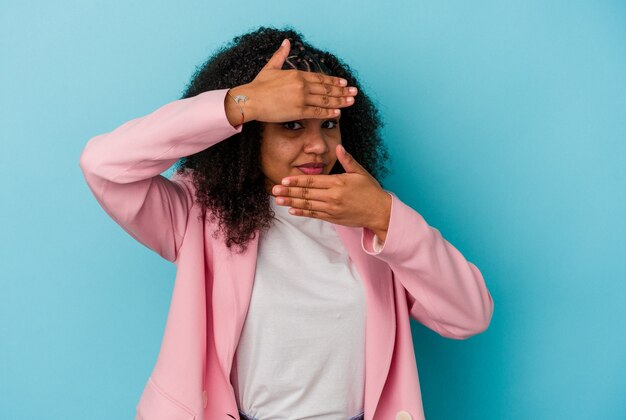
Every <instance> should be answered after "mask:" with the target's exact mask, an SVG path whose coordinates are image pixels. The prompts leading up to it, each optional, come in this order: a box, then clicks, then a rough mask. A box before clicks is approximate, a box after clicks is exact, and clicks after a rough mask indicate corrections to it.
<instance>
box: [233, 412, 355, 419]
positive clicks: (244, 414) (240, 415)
mask: <svg viewBox="0 0 626 420" xmlns="http://www.w3.org/2000/svg"><path fill="white" fill-rule="evenodd" d="M364 416H365V413H361V414H359V415H357V416H355V417H350V418H349V419H348V420H364ZM239 417H241V420H262V419H257V418H256V417H252V416H248V415H247V414H246V413H244V412H243V411H241V410H239Z"/></svg>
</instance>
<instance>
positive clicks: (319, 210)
mask: <svg viewBox="0 0 626 420" xmlns="http://www.w3.org/2000/svg"><path fill="white" fill-rule="evenodd" d="M284 205H285V206H290V207H291V208H290V209H289V213H291V214H295V215H297V216H307V217H314V218H316V219H329V218H332V217H333V215H332V214H331V213H329V212H330V211H331V210H330V207H329V206H328V205H327V204H325V203H323V202H321V201H315V200H304V199H300V198H292V199H289V200H288V202H286V203H285V204H284Z"/></svg>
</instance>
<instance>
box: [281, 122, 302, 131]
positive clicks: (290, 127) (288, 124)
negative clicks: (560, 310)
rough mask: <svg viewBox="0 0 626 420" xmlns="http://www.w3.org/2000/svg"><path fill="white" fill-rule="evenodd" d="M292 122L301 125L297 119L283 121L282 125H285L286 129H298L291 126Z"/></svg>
mask: <svg viewBox="0 0 626 420" xmlns="http://www.w3.org/2000/svg"><path fill="white" fill-rule="evenodd" d="M294 124H296V125H299V126H300V127H302V124H300V123H299V122H298V121H288V122H286V123H283V127H285V128H286V129H287V130H298V128H294V127H293V125H294Z"/></svg>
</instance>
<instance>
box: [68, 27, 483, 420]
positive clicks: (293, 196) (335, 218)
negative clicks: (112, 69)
mask: <svg viewBox="0 0 626 420" xmlns="http://www.w3.org/2000/svg"><path fill="white" fill-rule="evenodd" d="M283 41H284V42H283ZM281 42H283V43H282V44H281ZM279 45H280V47H278V46H279ZM353 88H354V89H353ZM379 126H380V121H379V117H378V114H377V111H376V109H375V107H374V106H373V105H372V102H371V101H370V100H369V99H368V97H367V96H366V95H365V94H364V93H363V91H362V89H360V87H359V84H358V82H357V81H356V79H355V77H354V76H353V74H352V73H351V71H350V69H349V68H348V66H347V65H345V64H344V63H342V62H341V61H340V60H339V59H337V58H336V57H335V56H334V55H332V54H330V53H328V52H323V51H320V50H318V49H316V48H314V47H312V46H311V45H309V44H308V43H306V42H305V41H304V40H303V38H302V36H301V35H300V34H299V33H297V32H296V31H294V30H293V29H284V30H277V29H274V28H265V27H261V28H259V29H258V30H256V31H254V32H251V33H248V34H245V35H242V36H240V37H236V38H235V39H234V40H233V43H232V44H231V45H230V46H229V47H228V48H224V49H222V50H220V51H218V52H217V53H216V54H215V55H214V56H212V57H211V58H210V59H209V60H208V61H207V62H206V63H205V64H204V65H203V66H202V67H201V68H200V69H198V71H197V72H196V74H195V75H194V77H193V79H192V81H191V83H190V85H189V86H188V88H187V91H186V92H185V94H184V95H183V97H182V98H181V99H179V100H176V101H173V102H170V103H168V104H166V105H164V106H162V107H160V108H158V109H157V110H155V111H154V112H152V113H150V114H148V115H146V116H143V117H139V118H136V119H133V120H131V121H128V122H126V123H124V124H122V125H121V126H120V127H118V128H116V129H115V130H113V131H111V132H109V133H106V134H102V135H98V136H95V137H93V138H92V139H90V140H89V142H88V143H87V145H86V146H85V149H84V151H83V153H82V155H81V157H80V166H81V169H82V171H83V173H84V176H85V179H86V180H87V183H88V185H89V187H90V189H91V191H92V192H93V194H94V196H95V197H96V199H97V200H98V202H99V203H100V205H101V206H102V207H103V209H104V210H105V211H106V212H107V213H108V214H109V216H111V217H112V218H113V219H114V220H115V221H116V222H117V223H118V224H119V225H120V226H121V227H122V228H123V229H125V230H126V231H127V232H128V233H129V234H130V235H132V236H133V237H134V238H135V239H137V240H138V241H139V242H141V243H143V244H144V245H146V246H147V247H149V248H150V249H152V250H154V251H155V252H157V253H158V254H159V255H161V256H162V257H163V258H166V259H167V260H169V261H172V262H173V263H174V264H176V266H177V274H176V281H175V284H174V291H173V296H172V301H171V304H170V310H169V315H168V319H167V324H166V328H165V333H164V337H163V341H162V344H161V349H160V352H159V356H158V359H157V362H156V365H155V367H154V369H153V371H152V374H151V375H150V377H149V378H148V381H147V383H146V386H145V389H144V391H143V394H142V396H141V399H140V401H139V403H138V405H137V418H138V419H144V420H165V419H190V420H191V419H196V420H198V419H207V420H208V419H210V420H214V419H229V418H233V419H238V418H241V419H255V420H275V419H301V418H307V419H338V420H344V419H353V420H354V419H364V420H388V419H396V420H411V419H423V418H424V412H423V408H422V401H421V395H420V388H419V381H418V375H417V367H416V363H415V353H414V350H413V342H412V338H411V329H410V322H409V318H413V319H415V320H417V321H418V322H421V323H422V324H424V325H425V326H427V327H428V328H431V329H432V330H434V331H436V332H437V333H439V334H440V335H442V336H444V337H449V338H454V339H465V338H468V337H470V336H472V335H475V334H478V333H480V332H482V331H484V330H485V329H486V328H487V327H488V325H489V323H490V320H491V316H492V312H493V301H492V299H491V295H490V293H489V291H488V290H487V287H486V285H485V283H484V280H483V278H482V275H481V273H480V271H479V270H478V269H477V268H476V267H475V266H474V265H473V264H472V263H470V262H468V261H467V260H466V259H465V258H464V257H463V255H462V254H461V253H460V252H459V251H458V250H457V249H456V248H454V246H452V245H451V244H450V243H448V242H447V241H446V240H445V239H444V238H443V237H442V236H441V234H440V233H439V231H438V230H437V229H435V228H433V227H430V226H429V225H428V224H427V223H426V221H425V220H424V219H423V218H422V216H421V215H420V214H419V213H417V212H416V211H415V210H413V209H412V208H411V207H409V206H408V205H406V204H405V203H403V202H402V201H401V200H400V199H399V198H398V197H397V196H396V195H395V194H394V193H393V192H390V191H387V190H384V189H383V188H382V187H381V185H380V184H379V182H378V181H377V178H378V177H380V176H381V174H382V173H383V172H384V171H385V168H384V165H383V164H382V160H383V159H384V158H386V156H387V155H386V152H385V149H384V146H383V144H382V142H381V140H380V137H379V135H378V128H379ZM343 147H345V149H344V148H343ZM346 150H347V151H346ZM173 164H177V166H178V167H177V170H176V172H175V174H174V175H173V176H172V177H171V179H168V178H165V177H163V176H162V175H160V174H161V173H162V172H164V171H165V170H167V169H168V168H169V167H171V166H172V165H173ZM285 180H289V181H290V182H289V184H288V185H284V184H283V181H285ZM281 199H282V201H281ZM233 245H238V247H234V246H233ZM235 248H237V249H235Z"/></svg>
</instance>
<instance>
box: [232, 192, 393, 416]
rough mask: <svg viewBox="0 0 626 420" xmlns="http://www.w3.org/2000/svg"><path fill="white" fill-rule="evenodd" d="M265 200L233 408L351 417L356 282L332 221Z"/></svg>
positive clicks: (358, 383)
mask: <svg viewBox="0 0 626 420" xmlns="http://www.w3.org/2000/svg"><path fill="white" fill-rule="evenodd" d="M269 200H270V205H271V207H272V209H273V210H274V212H275V219H274V220H273V224H272V226H271V227H270V229H269V230H268V232H267V233H266V234H264V235H261V236H260V238H259V252H258V256H257V263H256V272H255V278H254V285H253V289H252V297H251V301H250V307H249V309H248V313H247V316H246V320H245V323H244V326H243V330H242V332H241V337H240V340H239V344H238V347H237V351H236V353H235V358H234V363H233V369H232V374H231V382H232V384H233V387H234V390H235V395H236V397H237V404H238V406H239V409H240V410H241V411H242V412H244V413H245V414H247V415H249V416H253V417H257V418H260V419H263V420H288V419H289V420H293V419H302V418H306V419H310V420H314V419H317V420H322V419H323V420H346V419H349V418H351V417H353V416H356V415H358V414H361V413H362V412H363V397H364V383H365V290H364V288H363V284H362V282H361V278H360V276H359V273H358V272H357V270H356V267H355V266H354V264H353V263H352V261H351V259H350V257H349V255H348V253H347V251H346V249H345V247H344V245H343V242H342V241H341V239H340V238H339V236H338V234H337V232H336V231H335V229H334V228H333V226H332V224H331V223H329V222H327V221H324V220H321V219H315V218H310V217H305V216H294V215H292V214H289V207H288V206H279V205H277V204H276V203H275V202H274V201H275V197H273V196H270V197H269ZM374 247H375V249H380V247H381V245H380V243H379V241H378V238H377V237H375V238H374Z"/></svg>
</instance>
